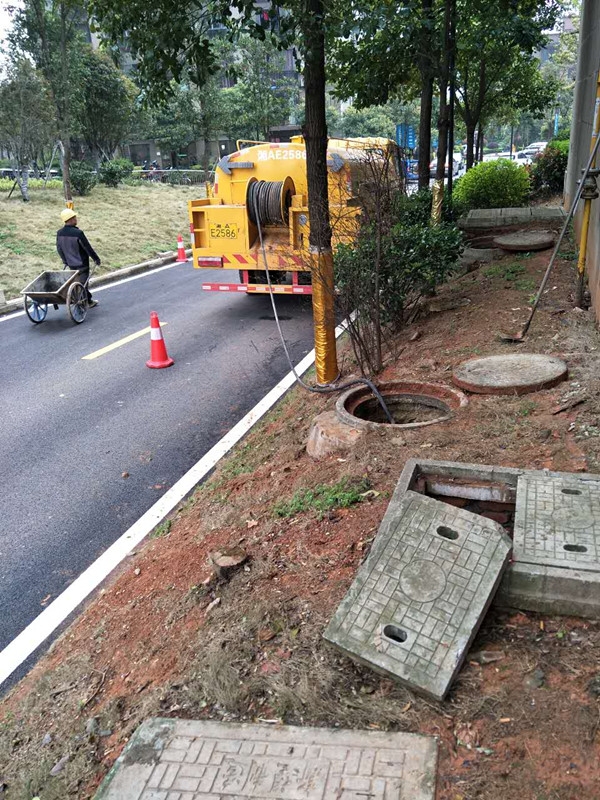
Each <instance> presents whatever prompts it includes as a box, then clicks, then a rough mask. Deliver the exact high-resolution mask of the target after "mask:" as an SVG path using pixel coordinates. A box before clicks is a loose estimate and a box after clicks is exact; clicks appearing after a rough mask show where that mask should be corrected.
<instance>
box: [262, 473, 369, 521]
mask: <svg viewBox="0 0 600 800" xmlns="http://www.w3.org/2000/svg"><path fill="white" fill-rule="evenodd" d="M369 488H370V483H369V481H368V480H367V479H366V478H363V479H361V480H351V479H350V478H342V480H340V481H338V482H337V483H333V484H327V483H320V484H318V485H317V486H314V487H313V488H312V489H308V488H305V489H299V490H298V491H297V492H296V493H295V494H294V495H293V497H292V498H290V499H289V500H280V501H279V502H278V503H276V504H275V506H273V513H274V514H275V516H277V517H293V516H295V515H296V514H302V513H304V512H305V511H316V512H318V514H319V516H323V514H324V513H325V512H326V511H331V510H332V509H334V508H348V506H351V505H354V504H355V503H360V502H361V500H362V499H363V498H362V495H363V494H364V493H365V492H367V491H368V490H369Z"/></svg>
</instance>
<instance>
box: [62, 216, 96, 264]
mask: <svg viewBox="0 0 600 800" xmlns="http://www.w3.org/2000/svg"><path fill="white" fill-rule="evenodd" d="M56 249H57V250H58V255H59V256H60V257H61V258H62V260H63V264H64V265H65V266H66V267H70V268H71V269H89V268H90V256H91V257H92V260H93V261H94V262H95V263H96V264H99V263H100V258H99V256H98V254H97V253H96V251H95V250H94V248H93V247H92V245H91V244H90V243H89V242H88V240H87V236H86V235H85V233H84V232H83V231H80V230H79V228H78V227H77V225H65V226H64V227H63V228H61V229H60V230H59V231H58V232H57V234H56Z"/></svg>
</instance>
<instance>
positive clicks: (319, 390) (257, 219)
mask: <svg viewBox="0 0 600 800" xmlns="http://www.w3.org/2000/svg"><path fill="white" fill-rule="evenodd" d="M261 183H263V184H264V183H268V181H256V182H254V183H251V184H250V186H249V187H248V198H249V199H250V198H252V202H253V205H254V208H253V211H254V219H252V214H251V215H250V219H252V222H254V224H255V225H256V227H257V228H258V238H259V240H260V248H261V252H262V257H263V261H264V263H265V272H266V274H267V283H268V284H269V297H270V298H271V306H272V307H273V316H274V317H275V323H276V325H277V330H278V332H279V338H280V339H281V344H282V346H283V351H284V353H285V357H286V359H287V362H288V364H289V366H290V370H291V371H292V373H293V375H294V378H295V379H296V381H297V383H299V384H300V386H302V388H303V389H306V391H308V392H314V393H315V394H333V393H334V392H342V391H344V390H345V389H351V388H352V387H353V386H367V387H368V388H369V390H370V391H371V392H372V393H373V395H374V396H375V398H376V399H377V402H378V403H379V405H380V406H381V408H382V409H383V412H384V414H385V416H386V417H387V420H388V422H389V423H390V425H395V421H394V418H393V416H392V415H391V413H390V411H389V409H388V407H387V406H386V404H385V401H384V399H383V397H382V396H381V392H380V391H379V390H378V389H377V387H376V386H375V384H374V383H372V382H371V381H370V380H369V379H368V378H355V379H354V380H352V381H348V382H347V383H344V384H342V385H341V386H339V385H336V384H331V385H329V386H309V385H308V384H307V383H304V381H303V380H302V378H301V377H300V375H298V373H297V372H296V368H295V367H294V364H293V363H292V359H291V356H290V353H289V350H288V347H287V343H286V341H285V337H284V335H283V331H282V330H281V324H280V322H279V314H278V313H277V306H276V304H275V297H274V295H273V288H272V285H271V276H270V274H269V265H268V263H267V254H266V251H265V245H264V241H263V235H262V226H261V222H266V220H265V218H264V217H263V216H262V215H261V212H262V213H265V207H264V204H265V203H267V202H268V200H267V199H265V195H264V194H263V193H262V192H264V189H263V190H261V189H260V188H257V189H254V190H252V187H253V186H254V187H259V185H260V184H261ZM282 185H283V183H280V184H279V186H280V187H281V186H282ZM261 196H262V198H263V199H262V200H260V198H261ZM280 196H281V188H280V189H279V194H278V197H280ZM267 197H268V195H267ZM279 214H280V216H281V212H279Z"/></svg>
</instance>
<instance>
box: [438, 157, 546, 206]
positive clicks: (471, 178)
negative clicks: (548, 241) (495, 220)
mask: <svg viewBox="0 0 600 800" xmlns="http://www.w3.org/2000/svg"><path fill="white" fill-rule="evenodd" d="M530 190H531V181H530V177H529V172H528V171H527V169H526V168H525V167H521V166H518V165H517V164H515V163H514V162H512V161H509V160H508V159H497V160H495V161H482V162H480V163H479V164H477V165H476V166H474V167H472V168H471V169H470V170H469V171H468V172H467V173H466V175H463V177H462V178H459V179H458V181H457V182H456V184H455V186H454V192H453V195H452V196H453V199H454V200H455V201H456V203H457V204H458V205H460V207H461V208H462V209H463V210H464V211H468V210H470V209H472V208H514V207H518V206H524V205H526V203H527V200H528V198H529V194H530Z"/></svg>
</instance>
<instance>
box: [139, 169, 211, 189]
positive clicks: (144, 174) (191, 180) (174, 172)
mask: <svg viewBox="0 0 600 800" xmlns="http://www.w3.org/2000/svg"><path fill="white" fill-rule="evenodd" d="M205 175H206V176H207V177H205ZM131 177H132V178H139V180H141V181H151V182H156V183H167V184H169V185H170V186H196V185H198V184H202V183H206V181H210V182H211V183H212V182H213V181H214V179H215V171H214V169H213V170H209V171H208V172H207V173H205V171H204V170H203V169H141V170H140V169H137V170H134V171H133V173H132V175H131Z"/></svg>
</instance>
